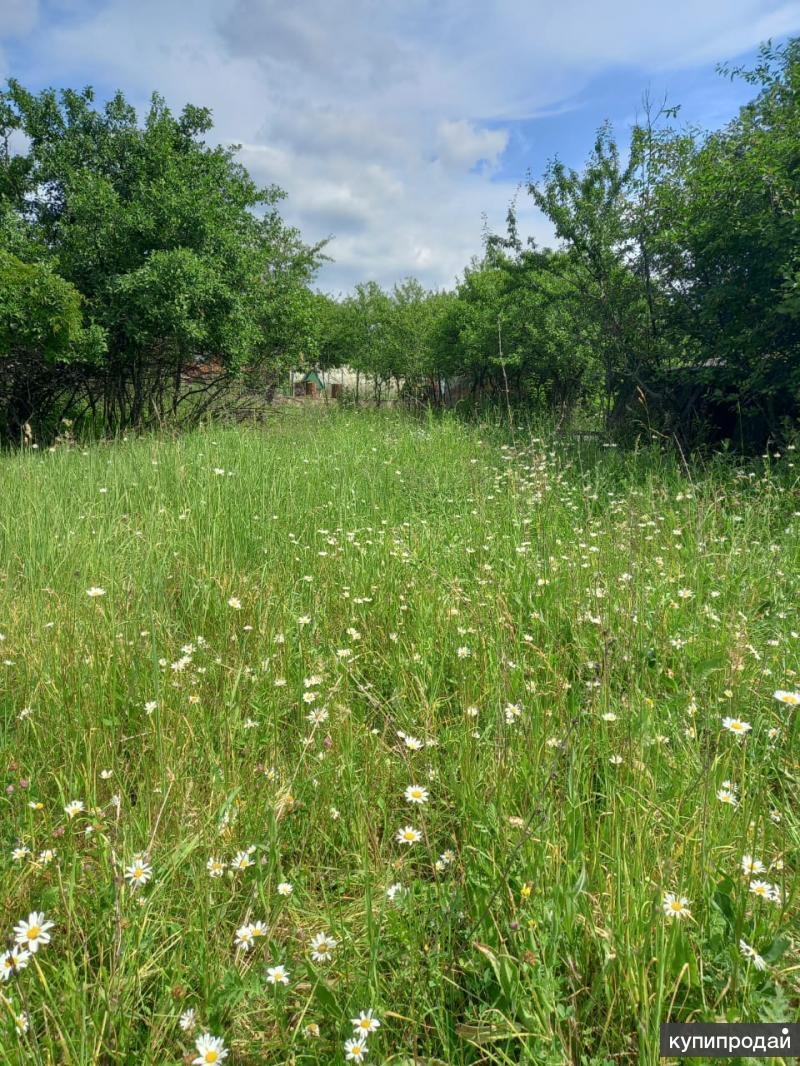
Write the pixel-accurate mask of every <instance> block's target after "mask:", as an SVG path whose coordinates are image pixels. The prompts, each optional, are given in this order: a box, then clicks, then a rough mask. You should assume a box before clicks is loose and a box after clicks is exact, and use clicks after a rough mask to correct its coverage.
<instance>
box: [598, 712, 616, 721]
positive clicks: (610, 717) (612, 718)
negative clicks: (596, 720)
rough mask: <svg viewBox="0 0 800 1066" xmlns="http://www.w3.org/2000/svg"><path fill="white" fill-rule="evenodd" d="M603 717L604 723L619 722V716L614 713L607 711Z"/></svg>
mask: <svg viewBox="0 0 800 1066" xmlns="http://www.w3.org/2000/svg"><path fill="white" fill-rule="evenodd" d="M601 717H602V719H603V721H604V722H616V720H617V716H616V715H615V714H614V712H613V711H606V713H605V714H604V715H602V716H601Z"/></svg>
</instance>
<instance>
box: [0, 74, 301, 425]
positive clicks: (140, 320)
mask: <svg viewBox="0 0 800 1066" xmlns="http://www.w3.org/2000/svg"><path fill="white" fill-rule="evenodd" d="M210 129H211V115H210V112H209V111H208V110H207V109H205V108H198V107H193V106H191V105H189V106H187V107H185V108H184V110H183V111H182V112H181V114H180V115H179V116H178V117H176V116H174V115H173V114H172V113H171V112H170V111H169V109H168V108H167V107H166V105H165V104H164V101H163V100H162V99H161V98H160V97H159V96H157V95H154V96H153V98H152V103H151V105H150V109H149V111H148V112H147V114H146V116H145V118H144V122H143V123H142V124H141V125H140V124H139V122H138V120H137V115H136V112H135V110H134V109H133V108H132V107H131V106H130V105H129V104H128V103H127V102H126V101H125V99H124V97H123V96H122V95H121V94H117V95H116V96H115V97H113V99H111V100H110V101H109V102H108V103H107V104H106V105H105V106H104V107H102V108H96V107H95V106H94V96H93V93H92V91H91V90H90V89H86V90H84V91H83V92H81V93H77V92H73V91H71V90H66V91H64V92H61V93H60V94H56V93H55V92H54V91H52V90H48V91H46V92H43V93H41V94H39V95H38V96H34V95H32V94H31V93H29V92H27V91H26V90H24V89H23V88H22V87H21V86H20V85H19V84H18V83H16V82H14V81H12V82H10V83H9V88H8V90H7V91H6V92H5V93H3V94H0V138H1V139H2V140H3V143H4V144H5V145H6V148H5V151H4V152H3V153H1V154H0V218H4V219H5V220H6V222H5V224H4V225H3V226H2V227H0V240H3V241H4V242H5V243H4V245H2V244H0V247H2V246H5V247H6V248H7V250H9V251H15V254H17V255H19V256H20V257H21V258H23V259H25V260H26V261H33V260H35V259H41V258H45V259H46V260H47V261H48V262H49V263H50V264H51V269H52V271H54V272H55V273H57V274H58V276H59V277H60V278H62V279H63V280H64V281H65V282H67V283H69V284H70V285H71V286H73V287H74V289H75V290H76V291H77V292H78V293H79V294H80V297H81V301H80V306H81V313H82V315H83V319H84V321H85V327H86V328H87V329H91V330H93V331H95V332H97V331H100V332H101V333H102V335H103V337H104V338H105V344H104V348H103V352H102V357H101V358H100V359H99V361H98V360H97V359H95V360H92V361H84V362H83V363H82V364H81V371H82V374H81V375H78V374H77V364H73V365H74V366H75V374H76V378H77V377H80V379H81V387H80V389H79V390H78V391H79V393H80V395H73V396H72V397H71V402H72V404H73V405H75V404H82V410H83V412H89V413H91V414H92V415H93V416H95V417H100V418H101V420H102V425H103V427H104V428H106V429H111V430H115V429H122V428H125V427H128V426H131V425H143V424H146V423H148V422H149V421H153V420H162V419H164V418H165V417H169V416H173V417H174V416H175V415H177V413H178V411H179V409H181V411H183V412H191V413H193V414H195V415H196V414H197V413H198V412H199V411H200V410H202V409H203V407H204V406H205V405H207V404H208V402H209V401H210V399H211V398H212V397H214V396H215V395H218V394H219V393H220V391H221V390H222V389H224V388H225V387H227V385H229V384H230V383H231V382H232V381H233V380H235V379H236V378H237V377H239V376H240V375H241V374H242V372H243V371H244V369H245V368H247V369H248V370H249V371H250V372H253V371H256V370H260V371H263V372H264V373H265V374H266V376H267V378H268V379H270V380H273V381H274V380H277V377H278V376H279V374H280V373H281V372H282V364H283V363H285V362H288V361H291V359H292V358H294V356H295V353H296V350H297V347H298V344H300V345H302V344H304V343H306V341H307V337H308V333H309V330H308V293H307V286H308V283H309V281H310V280H311V278H312V277H313V274H314V271H315V269H316V266H317V264H318V262H319V252H320V248H319V247H316V248H309V247H307V246H306V245H304V244H303V242H302V241H301V239H300V237H299V235H298V234H297V233H296V231H294V230H292V229H290V228H288V227H286V226H285V225H284V223H283V221H282V220H281V218H280V215H279V213H278V209H277V205H278V203H279V201H280V199H281V197H282V195H283V194H282V192H281V191H280V190H279V189H277V188H276V187H269V188H265V189H262V188H259V187H258V186H256V185H255V184H254V183H253V181H252V180H251V179H250V177H249V175H248V174H247V172H246V171H245V170H244V168H243V167H242V166H241V165H240V164H238V163H237V162H236V160H235V157H234V151H235V150H234V149H233V148H222V147H209V146H208V145H207V144H206V143H205V141H204V139H203V138H204V135H205V134H207V133H208V132H209V130H210ZM15 130H18V131H21V132H22V133H24V134H25V135H26V137H27V139H28V145H27V149H26V150H25V151H24V152H23V153H22V154H20V155H13V154H12V153H11V152H10V151H9V149H8V142H9V138H10V135H11V133H12V131H15ZM20 231H22V232H23V233H24V234H25V240H24V241H23V242H22V244H23V249H22V250H21V251H20V249H19V247H17V246H18V245H19V244H20V240H19V233H20ZM12 238H13V240H12ZM14 242H16V244H15V243H14ZM95 351H97V349H95ZM202 363H206V364H210V365H213V367H214V368H215V373H214V374H211V375H206V376H198V375H195V376H193V377H188V378H187V374H186V371H187V369H191V368H192V367H193V366H195V365H197V364H202ZM59 365H60V364H58V363H56V364H54V373H56V370H57V367H58V366H59ZM35 413H36V414H37V415H41V414H42V412H35ZM79 413H80V409H79ZM31 414H34V412H31Z"/></svg>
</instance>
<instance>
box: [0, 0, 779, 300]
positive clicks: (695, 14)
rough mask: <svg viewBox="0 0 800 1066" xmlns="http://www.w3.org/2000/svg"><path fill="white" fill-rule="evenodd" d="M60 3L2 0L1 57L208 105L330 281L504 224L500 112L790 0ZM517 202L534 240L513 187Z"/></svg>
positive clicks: (652, 64) (427, 267)
mask: <svg viewBox="0 0 800 1066" xmlns="http://www.w3.org/2000/svg"><path fill="white" fill-rule="evenodd" d="M54 2H56V0H50V6H49V8H48V10H50V11H52V10H53V4H54ZM57 4H58V17H57V18H55V19H54V18H52V17H46V16H45V15H44V14H43V13H42V12H41V11H40V12H39V14H38V17H37V15H36V8H35V3H33V2H26V0H0V46H2V45H5V49H6V52H7V55H12V54H13V46H14V42H13V38H12V35H17V36H19V35H20V34H25V33H29V34H30V35H31V37H32V36H33V35H34V34H35V39H36V48H35V50H34V49H31V50H30V54H32V55H33V56H34V58H33V59H30V60H29V61H28V67H27V69H22V70H18V71H15V73H17V74H18V75H19V76H20V77H21V78H22V79H23V80H24V81H26V82H29V83H32V84H37V83H41V84H62V85H63V84H71V85H82V84H85V83H87V82H89V83H91V82H94V83H98V84H101V85H110V86H113V87H116V86H119V87H121V88H122V89H124V90H125V92H126V93H127V94H128V95H129V96H130V98H131V99H133V100H134V101H135V102H137V103H139V104H140V105H141V104H142V103H144V102H145V101H146V99H147V97H148V96H149V93H150V92H151V91H152V90H153V89H158V90H159V91H160V92H162V93H163V94H164V95H165V96H166V98H167V100H168V102H169V103H170V104H171V105H172V106H173V107H180V106H181V105H182V104H183V103H185V102H186V101H191V102H193V103H199V104H207V105H209V106H211V107H212V108H213V111H214V118H215V135H216V136H218V137H219V139H220V140H222V141H226V142H231V141H234V142H236V143H241V144H242V145H243V146H244V147H243V148H242V160H243V162H244V163H245V164H246V165H247V166H248V167H249V168H250V169H251V170H252V172H253V174H254V176H255V177H256V178H257V179H258V180H260V181H262V182H264V183H270V182H275V183H277V184H279V185H281V186H282V187H283V188H284V189H286V190H287V192H288V194H289V197H288V200H286V201H284V205H283V212H284V214H285V215H286V217H287V218H288V219H289V220H290V221H291V222H293V223H295V224H297V225H299V226H300V228H301V229H302V230H303V232H304V234H305V235H306V236H307V238H308V239H314V240H316V239H319V238H322V237H325V236H328V235H329V234H334V235H335V236H334V240H333V241H332V243H331V245H330V247H329V251H330V253H331V254H332V255H333V256H334V257H335V259H336V263H335V264H334V265H332V266H328V267H326V268H325V269H324V273H323V275H322V278H321V281H322V283H323V284H324V285H325V286H326V287H328V288H331V289H334V290H336V289H340V288H345V287H348V286H350V285H351V284H352V283H353V282H355V281H356V280H359V279H360V278H367V277H373V278H376V279H377V280H380V281H381V282H383V283H385V284H388V283H391V282H393V281H395V280H398V279H399V278H401V277H402V276H404V275H405V274H407V273H417V274H419V276H420V277H421V279H422V280H423V281H424V282H426V283H427V284H449V283H451V282H452V280H453V278H454V277H455V275H456V274H457V273H459V272H460V271H461V270H462V269H463V267H464V265H465V263H466V262H467V261H468V260H469V258H470V256H471V255H473V254H474V253H475V252H477V251H479V249H480V235H481V229H482V225H483V220H482V216H483V213H484V212H485V213H486V215H487V217H488V221H489V224H490V225H491V226H494V227H500V226H501V225H502V222H503V219H504V217H505V213H506V209H507V206H508V203H509V200H510V199H511V197H512V196H513V195H514V192H515V187H514V185H513V184H512V183H509V182H505V181H499V180H497V175H498V172H499V170H498V168H499V166H500V164H501V162H502V159H503V154H504V152H506V151H507V149H508V145H509V127H510V124H511V123H512V121H513V120H515V119H520V118H525V117H528V116H532V115H540V114H552V113H554V112H555V113H557V112H558V111H559V110H562V109H565V108H567V107H569V106H571V101H574V100H575V98H576V97H577V96H578V94H579V93H580V92H581V91H582V90H583V89H584V88H585V87H586V86H587V85H589V84H590V82H591V80H592V78H594V77H596V76H597V75H601V74H607V73H608V72H610V71H613V70H615V69H620V68H624V69H628V70H634V69H635V70H640V71H642V72H643V84H645V83H646V79H647V76H648V75H649V73H651V72H653V73H660V72H665V71H670V70H676V69H679V68H681V67H692V66H693V65H697V64H699V63H709V62H713V61H715V60H717V59H723V58H725V57H726V56H731V55H735V54H736V53H738V52H741V51H742V50H745V49H747V48H750V47H752V46H753V45H755V44H757V43H758V42H759V41H760V40H763V39H765V38H766V37H768V36H771V35H772V36H778V35H782V34H786V33H788V32H791V31H792V30H798V29H800V8H798V5H797V4H796V3H795V2H794V0H704V2H703V3H701V4H698V3H697V0H672V3H671V5H670V7H669V10H665V9H664V8H663V7H654V6H653V5H651V4H643V3H642V2H641V0H609V2H607V3H602V4H600V3H597V2H596V0H560V2H559V3H558V4H554V3H552V0H483V2H479V0H437V3H435V4H431V3H430V2H429V0H293V2H292V3H286V0H192V3H191V4H189V3H186V2H185V0H100V2H99V3H98V2H96V0H95V2H92V3H89V2H88V0H87V2H86V3H85V4H82V3H81V0H57ZM4 38H9V40H6V41H4ZM7 66H8V63H6V67H7ZM632 102H634V103H635V101H632ZM626 103H629V102H627V101H626ZM520 176H522V175H520ZM521 208H523V210H522V212H521V220H522V222H523V223H524V224H525V225H526V226H527V230H528V231H532V232H534V233H536V234H538V235H539V236H542V235H544V236H547V235H548V234H549V230H548V228H547V227H546V226H545V225H544V223H543V221H542V219H541V218H539V217H538V216H537V215H536V213H535V211H533V210H532V209H531V207H530V205H529V204H528V203H527V202H526V200H525V198H523V201H522V203H521Z"/></svg>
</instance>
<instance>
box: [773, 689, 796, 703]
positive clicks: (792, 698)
mask: <svg viewBox="0 0 800 1066" xmlns="http://www.w3.org/2000/svg"><path fill="white" fill-rule="evenodd" d="M772 695H773V696H774V698H775V699H776V700H778V701H779V702H780V703H786V704H788V705H789V706H790V707H797V706H798V705H800V692H785V691H784V690H783V689H780V688H779V689H778V691H777V692H773V694H772Z"/></svg>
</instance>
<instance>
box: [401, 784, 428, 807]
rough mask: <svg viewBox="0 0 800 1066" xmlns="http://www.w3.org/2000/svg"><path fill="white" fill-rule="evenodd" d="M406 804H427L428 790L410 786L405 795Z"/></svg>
mask: <svg viewBox="0 0 800 1066" xmlns="http://www.w3.org/2000/svg"><path fill="white" fill-rule="evenodd" d="M403 795H404V796H405V799H406V803H420V804H421V803H427V802H428V790H427V788H423V787H422V786H421V785H409V786H408V788H407V789H406V790H405V792H404V793H403Z"/></svg>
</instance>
